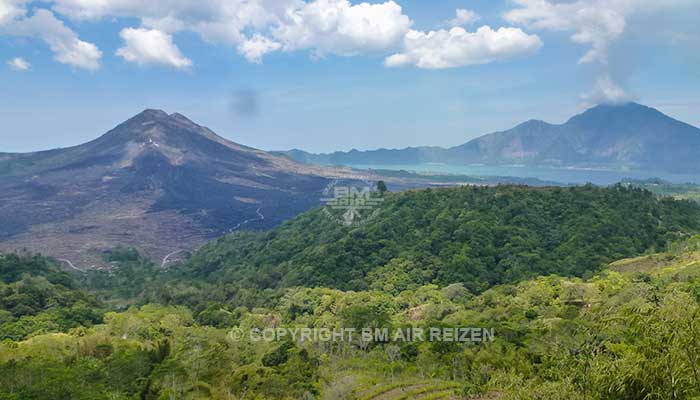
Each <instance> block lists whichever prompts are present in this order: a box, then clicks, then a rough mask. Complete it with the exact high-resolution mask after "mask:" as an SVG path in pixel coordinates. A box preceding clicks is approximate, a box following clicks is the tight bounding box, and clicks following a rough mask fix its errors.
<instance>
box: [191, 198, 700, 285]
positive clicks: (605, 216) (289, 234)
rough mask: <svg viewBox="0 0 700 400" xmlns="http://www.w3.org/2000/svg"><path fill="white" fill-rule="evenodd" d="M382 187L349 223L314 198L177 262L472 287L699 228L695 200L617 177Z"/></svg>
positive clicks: (326, 281) (205, 274) (601, 258)
mask: <svg viewBox="0 0 700 400" xmlns="http://www.w3.org/2000/svg"><path fill="white" fill-rule="evenodd" d="M387 196H388V197H387V198H386V199H385V200H386V201H385V202H384V203H383V204H382V205H381V208H380V211H379V212H378V213H377V214H376V217H374V218H371V219H369V220H367V221H365V223H363V224H362V225H360V226H358V227H353V228H348V227H346V226H343V225H341V224H338V223H337V222H336V221H334V220H332V219H331V218H328V215H327V214H326V213H325V212H324V210H322V209H317V210H314V211H311V212H307V213H305V214H302V215H301V216H299V217H297V218H295V219H293V220H291V221H289V222H288V223H285V224H283V225H282V226H281V227H279V228H276V229H274V230H272V231H269V232H265V233H257V234H255V233H236V234H233V235H228V236H225V237H223V238H221V239H219V240H217V241H214V242H211V243H210V244H208V245H206V246H204V247H203V248H202V249H200V250H199V251H198V252H197V253H196V254H194V256H193V257H192V258H191V259H190V260H189V261H188V262H187V263H186V264H185V265H184V266H182V267H180V268H178V269H177V273H178V274H181V277H182V279H185V280H189V281H191V280H203V281H206V282H210V283H214V282H216V283H217V284H219V285H226V284H230V285H234V286H236V285H238V286H241V287H246V288H253V287H254V288H260V289H275V288H280V287H293V286H308V287H318V286H322V287H332V288H337V289H342V290H366V289H370V288H371V289H382V290H386V291H389V292H393V293H398V292H400V291H402V290H404V289H407V288H410V287H416V286H420V285H423V284H429V283H435V284H438V285H441V286H445V285H448V284H451V283H462V284H464V285H465V287H467V288H468V289H469V290H470V291H472V292H475V293H478V292H481V291H483V290H485V289H487V288H489V287H491V286H493V285H497V284H502V283H511V282H516V281H518V280H522V279H527V278H531V277H534V276H538V275H546V274H553V273H556V274H561V275H572V276H584V275H586V274H590V273H592V272H594V271H596V270H597V269H598V268H600V267H601V266H603V265H605V264H606V263H609V262H612V261H614V260H617V259H621V258H625V257H631V256H634V255H638V254H641V253H643V252H645V251H649V250H663V249H664V248H665V246H666V243H667V242H668V241H669V240H675V239H678V238H681V237H683V236H684V235H687V233H688V232H697V231H699V230H700V207H699V206H698V205H697V204H695V203H692V202H685V201H674V200H671V199H658V198H656V197H654V196H653V195H652V194H651V193H649V192H647V191H644V190H641V189H637V188H626V187H622V186H614V187H611V188H598V187H594V186H584V187H571V188H559V187H551V188H530V187H519V186H496V187H473V186H470V187H462V188H456V189H437V190H436V189H429V190H420V191H411V192H407V193H400V194H388V195H387Z"/></svg>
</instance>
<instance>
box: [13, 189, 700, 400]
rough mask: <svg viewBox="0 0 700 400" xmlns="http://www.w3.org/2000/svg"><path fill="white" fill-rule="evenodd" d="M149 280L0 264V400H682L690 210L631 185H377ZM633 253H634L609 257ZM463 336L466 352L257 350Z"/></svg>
mask: <svg viewBox="0 0 700 400" xmlns="http://www.w3.org/2000/svg"><path fill="white" fill-rule="evenodd" d="M381 207H382V208H381V212H380V213H378V214H376V216H375V217H374V218H372V219H368V220H367V221H365V223H364V224H362V225H360V226H358V227H352V228H351V227H345V226H342V225H340V224H338V223H337V221H334V220H333V219H331V218H329V217H328V215H326V214H324V212H323V210H316V211H312V212H309V213H306V214H303V215H301V216H299V217H298V218H296V219H294V220H292V221H289V222H288V223H286V224H284V225H283V226H281V227H280V228H278V229H275V230H273V231H270V232H267V233H260V234H256V233H238V234H233V235H229V236H227V237H224V238H222V239H220V240H218V241H216V242H213V243H211V244H210V245H208V246H205V247H204V248H202V249H201V250H200V251H199V252H197V253H196V254H194V255H193V256H192V257H191V258H190V260H189V261H187V262H186V263H184V264H182V265H174V266H172V267H170V268H168V269H161V268H159V267H157V266H156V265H155V264H154V263H152V262H151V261H149V260H147V259H145V258H143V257H142V256H140V255H139V254H138V253H136V252H135V251H133V250H129V249H116V250H114V251H113V252H111V253H108V254H105V262H107V263H109V264H110V265H112V269H111V270H108V271H90V272H88V273H82V274H78V273H76V274H67V273H65V272H63V271H61V270H60V269H58V268H57V266H56V265H57V264H56V263H55V262H54V261H52V260H51V259H46V258H43V257H41V256H35V255H27V254H24V255H13V254H9V255H3V256H0V278H1V279H2V283H0V399H2V400H6V399H7V400H9V399H11V400H19V399H22V400H23V399H36V400H43V399H46V400H61V399H66V400H69V399H70V400H74V399H85V400H88V399H90V400H93V399H110V400H114V399H143V400H161V399H188V400H194V399H221V400H232V399H236V400H267V399H270V400H272V399H289V400H292V399H295V400H296V399H307V400H311V399H327V400H331V399H347V400H398V399H416V398H418V399H426V400H430V399H479V400H486V399H490V400H510V399H548V400H549V399H554V400H557V399H561V400H565V399H566V400H569V399H581V400H583V399H606V400H607V399H610V400H613V399H621V398H624V399H639V400H642V399H689V398H694V397H698V396H700V377H699V376H700V375H698V373H697V371H700V357H698V354H700V331H698V329H697V327H698V326H700V325H699V324H700V284H699V283H698V282H700V236H693V235H694V234H695V233H697V232H700V206H699V205H698V204H696V203H694V202H689V201H677V200H672V199H658V198H656V197H654V196H653V195H652V194H651V193H649V192H647V191H644V190H641V189H635V188H626V187H623V186H616V187H612V188H607V189H602V188H595V187H592V186H587V187H578V188H541V189H533V188H526V187H513V186H503V187H464V188H459V189H449V190H424V191H415V192H408V193H402V194H387V195H386V198H385V202H384V203H383V204H382V206H381ZM628 257H634V258H628ZM340 328H356V329H362V328H372V329H387V330H389V331H390V332H396V331H397V330H406V329H411V330H413V329H422V330H424V331H426V332H427V331H430V330H431V329H439V330H445V329H447V330H448V331H450V329H465V328H466V329H470V330H472V332H473V329H476V330H484V331H486V332H491V334H490V335H489V336H488V338H486V339H484V340H479V341H476V342H468V341H467V342H460V341H443V340H400V339H396V338H395V337H394V336H393V335H392V336H391V337H383V338H378V339H374V340H365V339H363V338H360V337H358V336H355V337H354V338H350V339H346V340H340V341H320V340H311V339H310V340H298V339H292V338H291V337H290V336H286V337H284V336H283V337H280V338H277V339H275V340H259V337H258V339H256V338H255V337H254V336H252V335H251V334H250V332H260V330H265V329H268V330H270V331H272V332H278V331H279V330H280V329H283V330H285V329H286V330H294V329H309V330H310V329H328V330H331V329H340Z"/></svg>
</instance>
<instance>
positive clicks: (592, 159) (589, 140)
mask: <svg viewBox="0 0 700 400" xmlns="http://www.w3.org/2000/svg"><path fill="white" fill-rule="evenodd" d="M285 154H287V155H288V156H289V157H292V158H294V159H296V160H298V161H303V162H315V163H321V164H332V165H353V164H412V163H426V162H439V163H449V164H489V165H503V164H524V165H547V166H555V167H598V168H609V169H639V170H648V171H666V172H678V173H699V172H700V162H699V161H698V154H700V129H698V128H696V127H694V126H691V125H688V124H686V123H684V122H681V121H678V120H675V119H673V118H671V117H669V116H667V115H665V114H663V113H661V112H660V111H658V110H656V109H654V108H651V107H646V106H643V105H641V104H637V103H626V104H619V105H610V104H603V105H598V106H596V107H593V108H591V109H588V110H586V111H585V112H583V113H581V114H579V115H576V116H574V117H572V118H571V119H569V120H568V121H567V122H565V123H563V124H560V125H557V124H549V123H547V122H544V121H539V120H530V121H527V122H524V123H522V124H520V125H518V126H516V127H514V128H512V129H509V130H507V131H502V132H496V133H492V134H489V135H485V136H481V137H479V138H476V139H474V140H471V141H469V142H467V143H465V144H463V145H460V146H456V147H452V148H449V149H441V148H435V147H416V148H407V149H402V150H385V149H380V150H373V151H363V152H357V151H356V152H337V153H332V154H320V155H315V154H309V153H304V152H301V151H299V150H295V151H291V152H286V153H285Z"/></svg>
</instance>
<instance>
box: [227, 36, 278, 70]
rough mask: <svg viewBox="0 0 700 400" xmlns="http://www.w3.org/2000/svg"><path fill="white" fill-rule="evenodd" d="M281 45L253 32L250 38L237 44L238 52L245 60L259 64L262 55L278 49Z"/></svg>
mask: <svg viewBox="0 0 700 400" xmlns="http://www.w3.org/2000/svg"><path fill="white" fill-rule="evenodd" d="M281 47H282V45H281V44H279V43H277V42H275V41H273V40H270V39H269V38H266V37H265V36H262V35H260V34H255V35H253V37H252V38H250V39H246V40H245V41H244V42H243V43H241V44H240V45H238V52H239V53H241V54H242V55H243V57H245V59H246V60H248V61H250V62H252V63H256V64H259V63H261V62H262V57H263V56H264V55H265V54H267V53H270V52H273V51H275V50H279V49H280V48H281Z"/></svg>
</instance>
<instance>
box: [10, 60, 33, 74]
mask: <svg viewBox="0 0 700 400" xmlns="http://www.w3.org/2000/svg"><path fill="white" fill-rule="evenodd" d="M7 65H8V66H9V67H10V69H12V70H14V71H19V72H24V71H29V69H30V68H31V67H32V65H31V64H30V63H29V61H27V60H25V59H24V58H22V57H15V58H13V59H12V60H9V61H8V62H7Z"/></svg>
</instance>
